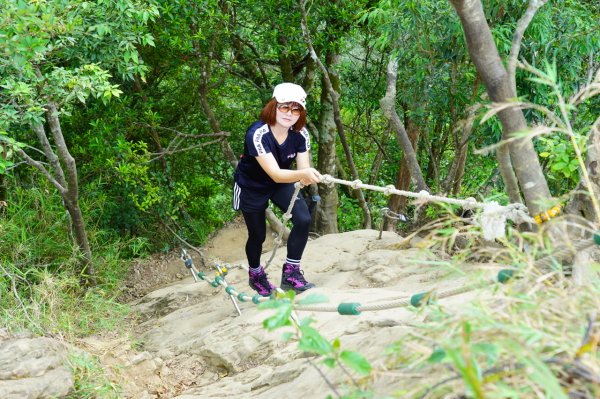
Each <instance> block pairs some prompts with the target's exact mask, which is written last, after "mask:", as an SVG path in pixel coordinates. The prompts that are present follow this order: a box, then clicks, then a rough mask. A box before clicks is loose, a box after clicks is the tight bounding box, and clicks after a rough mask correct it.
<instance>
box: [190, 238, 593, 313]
mask: <svg viewBox="0 0 600 399" xmlns="http://www.w3.org/2000/svg"><path fill="white" fill-rule="evenodd" d="M595 244H597V245H600V236H599V235H595V236H594V238H590V239H587V240H582V241H578V242H576V243H575V244H574V245H573V246H569V247H565V248H562V249H560V250H559V251H558V252H556V253H554V254H552V255H547V256H544V257H543V258H540V259H538V260H536V261H535V262H534V266H536V267H538V268H542V267H544V266H553V265H555V264H556V261H557V259H559V260H561V259H564V258H566V257H568V256H570V255H572V254H573V253H577V252H579V251H583V250H585V249H587V248H588V247H591V246H593V245H595ZM181 259H182V260H183V261H184V263H185V265H186V267H187V268H188V269H190V271H192V275H193V276H194V280H196V281H198V280H199V279H200V280H203V281H205V282H206V283H208V284H210V285H211V286H212V287H214V288H217V287H219V286H222V287H223V288H224V289H225V292H226V293H227V294H228V295H229V296H230V298H231V299H232V302H233V303H234V305H235V306H236V310H237V311H238V312H239V313H240V314H241V311H240V310H239V308H238V306H237V304H236V303H235V301H234V298H235V299H238V300H239V301H241V302H252V303H254V304H256V305H258V304H260V303H262V302H268V301H270V300H271V299H274V298H275V297H276V294H275V293H274V294H272V295H271V296H270V297H263V296H260V295H258V294H256V295H253V296H252V295H248V294H246V293H243V292H239V291H237V290H236V289H235V288H234V287H233V286H232V285H229V284H228V283H227V281H226V280H225V276H226V275H227V273H228V269H234V268H237V267H242V268H243V265H229V264H222V265H220V264H217V265H216V266H215V267H216V269H217V270H218V272H217V275H216V277H215V279H214V280H212V281H211V280H210V279H208V278H207V276H206V275H205V274H204V273H202V272H198V271H197V270H196V268H195V266H194V265H193V262H192V260H191V258H190V257H189V256H187V253H185V250H182V257H181ZM515 271H516V270H515V269H503V270H501V271H500V272H499V273H498V275H497V277H496V278H495V279H488V280H486V281H482V282H476V283H472V284H467V285H464V286H459V287H454V288H449V289H446V290H442V291H437V290H435V289H432V290H430V291H426V292H422V293H419V294H414V295H412V296H410V297H407V298H401V299H396V300H391V301H387V302H383V303H378V304H368V305H362V304H360V303H357V302H342V303H339V304H337V305H296V306H295V307H294V308H295V309H296V310H303V311H309V312H337V313H340V314H342V315H359V314H360V313H362V312H369V311H379V310H388V309H395V308H402V307H407V306H414V307H419V306H421V305H422V304H424V303H425V304H429V303H431V302H432V301H434V300H438V299H444V298H448V297H451V296H454V295H459V294H463V293H466V292H469V291H472V290H476V289H479V288H483V287H485V286H487V285H491V284H495V283H496V282H500V283H506V282H507V281H509V280H510V279H511V278H513V277H514V274H515ZM277 293H283V291H282V290H281V289H280V288H278V289H277Z"/></svg>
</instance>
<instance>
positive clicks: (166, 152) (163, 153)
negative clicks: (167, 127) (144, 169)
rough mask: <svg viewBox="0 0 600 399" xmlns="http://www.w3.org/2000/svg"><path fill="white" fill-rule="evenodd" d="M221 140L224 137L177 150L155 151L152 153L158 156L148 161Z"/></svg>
mask: <svg viewBox="0 0 600 399" xmlns="http://www.w3.org/2000/svg"><path fill="white" fill-rule="evenodd" d="M220 142H222V139H219V140H212V141H208V142H206V143H201V144H196V145H192V146H189V147H185V148H180V149H175V150H165V151H162V152H153V153H151V155H157V156H156V157H154V158H151V159H150V160H149V161H148V163H150V162H154V161H157V160H159V159H161V158H163V157H165V156H168V155H173V154H177V153H179V152H186V151H190V150H193V149H196V148H201V147H206V146H208V145H212V144H218V143H220Z"/></svg>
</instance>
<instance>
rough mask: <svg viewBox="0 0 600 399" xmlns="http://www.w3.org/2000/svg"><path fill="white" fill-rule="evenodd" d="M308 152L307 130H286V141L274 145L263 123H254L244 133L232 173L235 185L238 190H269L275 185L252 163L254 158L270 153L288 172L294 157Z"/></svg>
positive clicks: (272, 137) (266, 126)
mask: <svg viewBox="0 0 600 399" xmlns="http://www.w3.org/2000/svg"><path fill="white" fill-rule="evenodd" d="M308 150H310V138H309V135H308V130H306V128H303V129H302V130H301V131H299V132H296V131H294V130H292V128H290V130H289V132H288V136H287V139H285V141H284V142H283V143H281V144H279V143H278V142H277V140H276V139H275V136H274V135H273V132H272V131H271V129H270V128H269V125H267V124H266V123H264V122H261V121H258V122H254V123H253V124H252V125H251V126H250V127H249V128H248V130H247V131H246V138H245V140H244V155H242V158H241V159H240V162H239V163H238V166H237V169H236V171H235V175H234V177H235V182H236V183H237V184H238V186H240V187H242V188H250V189H256V190H269V189H272V188H274V187H275V185H276V184H277V183H275V182H274V181H273V179H271V178H270V177H269V175H268V174H267V172H265V171H264V169H263V168H262V167H261V166H260V164H259V163H258V161H257V160H256V157H257V156H260V155H265V154H269V153H271V154H273V157H275V161H277V164H278V165H279V168H280V169H290V166H291V165H292V162H293V161H294V160H295V159H296V155H297V154H298V153H301V152H306V151H308Z"/></svg>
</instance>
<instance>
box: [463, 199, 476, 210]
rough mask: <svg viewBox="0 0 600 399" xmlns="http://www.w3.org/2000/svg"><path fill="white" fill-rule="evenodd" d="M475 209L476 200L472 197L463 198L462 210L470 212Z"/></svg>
mask: <svg viewBox="0 0 600 399" xmlns="http://www.w3.org/2000/svg"><path fill="white" fill-rule="evenodd" d="M475 208H477V200H476V199H475V198H473V197H468V198H465V200H464V203H463V209H465V210H472V209H475Z"/></svg>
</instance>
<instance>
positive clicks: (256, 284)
mask: <svg viewBox="0 0 600 399" xmlns="http://www.w3.org/2000/svg"><path fill="white" fill-rule="evenodd" d="M248 284H249V285H250V287H251V288H252V289H253V290H254V291H256V292H258V295H260V296H269V295H271V293H272V292H273V291H275V286H274V285H273V284H271V283H270V282H269V278H268V277H267V273H265V270H264V269H263V268H262V266H261V268H260V269H259V270H258V272H253V271H252V270H250V271H249V272H248Z"/></svg>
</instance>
